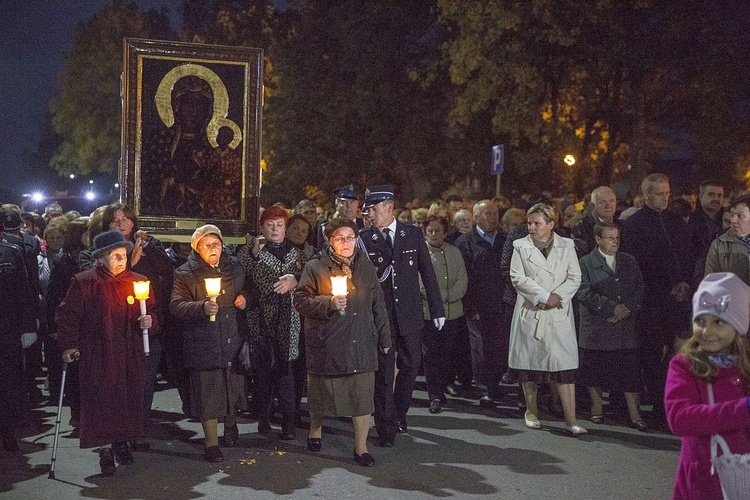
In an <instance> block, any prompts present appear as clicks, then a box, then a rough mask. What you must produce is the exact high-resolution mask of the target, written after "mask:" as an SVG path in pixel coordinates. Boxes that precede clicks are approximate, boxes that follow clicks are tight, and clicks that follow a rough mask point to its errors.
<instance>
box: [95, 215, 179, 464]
mask: <svg viewBox="0 0 750 500" xmlns="http://www.w3.org/2000/svg"><path fill="white" fill-rule="evenodd" d="M102 229H103V230H104V231H107V230H117V231H120V232H121V233H122V235H123V237H124V238H125V240H126V241H129V242H130V243H132V244H133V246H132V250H129V251H128V262H127V264H128V269H132V270H133V271H135V272H136V273H138V274H142V275H143V276H146V278H148V280H149V282H150V295H151V296H152V297H153V298H154V300H156V305H157V307H158V310H159V318H161V323H162V330H165V329H166V328H167V323H168V322H169V319H168V316H169V310H168V304H169V295H170V293H171V290H170V287H171V285H172V273H173V272H174V268H173V267H172V259H170V257H169V255H167V252H166V251H165V250H164V247H163V246H162V244H161V242H160V241H159V240H157V239H156V238H154V237H153V236H149V235H148V233H146V232H145V231H142V230H140V228H139V227H138V218H137V217H136V216H135V212H133V209H132V208H130V207H129V206H128V205H125V204H123V203H113V204H111V205H109V206H107V207H106V208H105V209H104V212H103V213H102ZM154 333H156V332H149V334H150V338H149V340H148V342H149V349H150V351H151V352H150V354H149V356H148V358H147V359H146V385H145V389H144V396H143V423H144V431H145V430H146V426H147V425H148V418H149V416H150V415H151V404H152V403H153V400H154V389H155V388H156V374H157V372H158V369H159V364H160V362H161V356H162V351H163V350H164V345H163V344H162V339H161V336H155V335H154ZM133 449H134V450H136V451H146V450H148V449H149V443H148V441H135V442H134V443H133Z"/></svg>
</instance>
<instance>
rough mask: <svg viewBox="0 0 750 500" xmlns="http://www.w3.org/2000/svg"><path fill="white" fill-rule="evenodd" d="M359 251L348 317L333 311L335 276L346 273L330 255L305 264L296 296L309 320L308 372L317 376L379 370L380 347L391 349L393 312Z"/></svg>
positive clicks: (306, 347)
mask: <svg viewBox="0 0 750 500" xmlns="http://www.w3.org/2000/svg"><path fill="white" fill-rule="evenodd" d="M356 252H357V253H356V258H355V260H354V263H353V265H352V279H351V280H347V285H348V290H349V292H348V295H347V297H346V311H345V314H343V315H341V314H339V313H338V311H335V310H334V309H332V308H331V297H332V295H331V276H343V274H344V273H343V272H342V271H341V269H339V268H338V266H336V264H334V262H333V261H332V260H331V258H330V257H329V256H328V254H327V253H326V252H325V251H323V252H321V253H320V254H318V255H316V256H314V257H313V258H312V259H311V260H310V262H308V263H307V265H305V268H304V269H303V270H302V277H301V278H300V281H299V285H297V289H296V290H295V292H294V306H295V307H296V308H297V310H298V311H299V313H300V315H301V316H302V317H303V318H304V320H305V328H304V332H305V356H306V360H307V371H308V373H311V374H313V375H323V376H334V375H349V374H354V373H361V372H374V371H377V369H378V347H380V348H386V347H391V330H390V325H389V321H388V311H387V310H386V308H385V302H384V301H383V291H382V290H381V288H380V283H379V282H378V278H377V275H376V274H375V268H374V267H373V266H372V265H371V264H370V262H369V260H368V259H367V255H365V254H364V253H363V252H362V251H361V250H360V249H357V250H356Z"/></svg>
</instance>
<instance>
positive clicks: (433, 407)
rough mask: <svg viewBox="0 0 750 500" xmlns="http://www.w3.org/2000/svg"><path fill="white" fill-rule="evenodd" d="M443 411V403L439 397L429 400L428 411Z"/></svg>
mask: <svg viewBox="0 0 750 500" xmlns="http://www.w3.org/2000/svg"><path fill="white" fill-rule="evenodd" d="M441 411H443V403H442V402H441V401H440V400H439V399H433V400H432V401H430V413H440V412H441Z"/></svg>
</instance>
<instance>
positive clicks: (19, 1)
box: [0, 0, 182, 202]
mask: <svg viewBox="0 0 750 500" xmlns="http://www.w3.org/2000/svg"><path fill="white" fill-rule="evenodd" d="M109 3H110V0H0V19H2V25H3V29H2V31H0V116H2V117H3V119H2V120H0V137H1V138H2V139H0V201H2V202H18V201H20V200H18V199H7V197H9V196H14V197H19V196H20V194H21V193H26V192H30V191H33V190H34V189H35V188H37V187H38V186H34V185H33V184H34V183H33V179H29V178H28V177H29V176H28V175H24V172H23V170H24V169H25V168H27V165H28V159H29V157H30V155H31V154H32V153H33V149H34V148H35V147H36V146H37V144H38V142H39V140H40V135H41V129H42V120H43V117H44V113H45V111H46V110H47V109H48V108H49V102H50V99H51V98H52V97H53V96H54V95H55V94H56V92H57V75H58V73H59V72H60V70H61V69H62V65H63V59H64V56H65V54H66V52H67V51H69V50H70V48H71V42H72V38H73V31H74V29H75V26H76V25H77V24H78V23H80V22H84V21H86V20H87V19H88V18H90V17H91V16H92V15H93V14H95V13H96V12H97V11H99V10H100V9H101V8H103V7H105V6H106V5H108V4H109ZM135 3H136V4H138V5H139V6H141V7H142V8H143V9H144V10H148V9H151V8H157V9H158V8H162V7H164V8H167V9H168V11H169V12H170V15H171V18H172V27H173V28H175V29H178V28H179V25H178V21H177V17H178V15H179V13H180V12H181V9H182V1H180V0H137V1H136V2H135Z"/></svg>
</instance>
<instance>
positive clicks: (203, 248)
mask: <svg viewBox="0 0 750 500" xmlns="http://www.w3.org/2000/svg"><path fill="white" fill-rule="evenodd" d="M196 247H198V255H200V256H201V259H203V262H205V263H206V264H208V265H209V266H216V265H218V264H219V259H221V239H219V237H218V236H216V235H215V234H207V235H206V236H204V237H203V238H201V239H200V241H198V244H197V245H196Z"/></svg>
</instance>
